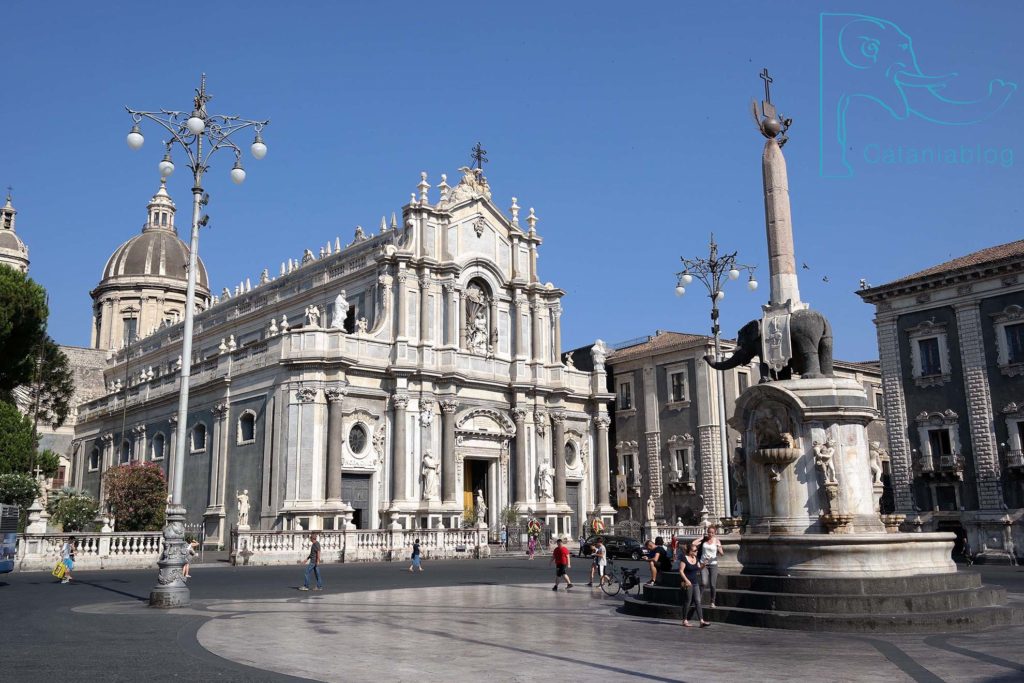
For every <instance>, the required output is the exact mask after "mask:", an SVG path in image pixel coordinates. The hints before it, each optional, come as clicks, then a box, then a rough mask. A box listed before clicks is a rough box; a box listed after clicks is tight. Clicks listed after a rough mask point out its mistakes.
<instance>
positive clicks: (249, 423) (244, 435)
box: [236, 410, 256, 445]
mask: <svg viewBox="0 0 1024 683" xmlns="http://www.w3.org/2000/svg"><path fill="white" fill-rule="evenodd" d="M255 440H256V413H254V412H252V411H251V410H246V411H245V412H243V413H242V414H241V415H239V416H238V429H237V438H236V441H237V443H238V445H242V444H246V443H252V442H254V441H255Z"/></svg>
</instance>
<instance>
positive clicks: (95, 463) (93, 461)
mask: <svg viewBox="0 0 1024 683" xmlns="http://www.w3.org/2000/svg"><path fill="white" fill-rule="evenodd" d="M99 468H100V449H98V448H93V449H92V452H91V453H89V471H90V472H95V471H96V470H98V469H99Z"/></svg>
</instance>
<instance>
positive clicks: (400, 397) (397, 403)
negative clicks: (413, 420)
mask: <svg viewBox="0 0 1024 683" xmlns="http://www.w3.org/2000/svg"><path fill="white" fill-rule="evenodd" d="M391 405H392V406H394V408H395V410H405V407H406V406H407V405H409V397H408V396H406V395H405V394H393V395H392V396H391Z"/></svg>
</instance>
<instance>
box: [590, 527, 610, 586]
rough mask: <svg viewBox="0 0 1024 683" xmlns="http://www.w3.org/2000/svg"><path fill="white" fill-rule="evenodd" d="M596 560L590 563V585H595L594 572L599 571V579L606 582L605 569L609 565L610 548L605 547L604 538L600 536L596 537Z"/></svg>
mask: <svg viewBox="0 0 1024 683" xmlns="http://www.w3.org/2000/svg"><path fill="white" fill-rule="evenodd" d="M593 554H594V562H593V564H591V565H590V581H588V582H587V585H588V586H593V585H594V572H597V577H598V578H597V580H598V581H599V582H600V583H604V571H605V568H606V567H607V566H608V549H607V548H605V547H604V540H603V539H602V538H601V537H600V536H598V537H597V538H596V539H594V553H593Z"/></svg>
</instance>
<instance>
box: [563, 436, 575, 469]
mask: <svg viewBox="0 0 1024 683" xmlns="http://www.w3.org/2000/svg"><path fill="white" fill-rule="evenodd" d="M565 464H566V466H567V467H572V466H573V465H575V464H576V444H574V443H573V442H572V441H567V442H566V443H565Z"/></svg>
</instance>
